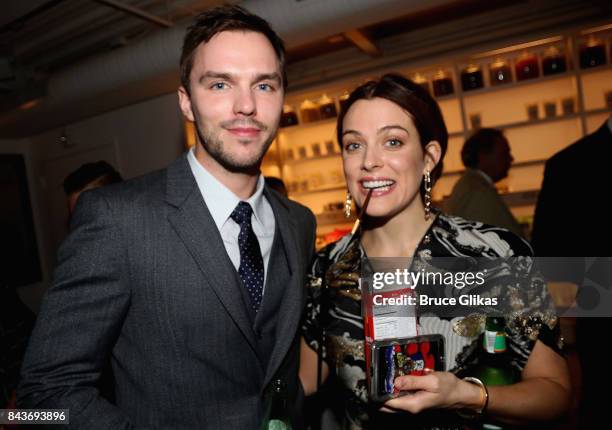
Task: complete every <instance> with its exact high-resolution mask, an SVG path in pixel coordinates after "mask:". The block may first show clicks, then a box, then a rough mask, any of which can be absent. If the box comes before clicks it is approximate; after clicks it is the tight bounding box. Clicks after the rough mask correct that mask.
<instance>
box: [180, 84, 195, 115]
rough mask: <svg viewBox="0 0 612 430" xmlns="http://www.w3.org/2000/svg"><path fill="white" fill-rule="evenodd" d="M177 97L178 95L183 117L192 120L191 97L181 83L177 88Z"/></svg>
mask: <svg viewBox="0 0 612 430" xmlns="http://www.w3.org/2000/svg"><path fill="white" fill-rule="evenodd" d="M178 97H179V106H180V108H181V111H182V112H183V115H184V116H185V118H187V119H188V120H189V121H191V122H194V121H195V118H194V116H193V110H192V109H191V97H189V93H188V92H187V90H186V89H185V87H183V86H182V85H181V86H180V87H179V89H178Z"/></svg>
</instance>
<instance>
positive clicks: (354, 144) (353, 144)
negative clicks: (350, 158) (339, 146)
mask: <svg viewBox="0 0 612 430" xmlns="http://www.w3.org/2000/svg"><path fill="white" fill-rule="evenodd" d="M360 146H361V145H360V144H359V143H357V142H349V143H347V144H346V145H344V149H345V150H346V151H355V150H356V149H359V147H360Z"/></svg>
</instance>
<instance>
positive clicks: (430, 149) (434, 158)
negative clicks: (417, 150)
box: [423, 140, 442, 172]
mask: <svg viewBox="0 0 612 430" xmlns="http://www.w3.org/2000/svg"><path fill="white" fill-rule="evenodd" d="M424 152H425V154H424V156H423V161H424V163H425V169H426V170H429V171H430V172H431V171H432V170H433V169H434V168H435V167H436V166H437V165H438V163H439V162H440V159H441V158H442V147H441V146H440V143H438V141H437V140H432V141H431V142H429V143H428V144H427V145H425V151H424Z"/></svg>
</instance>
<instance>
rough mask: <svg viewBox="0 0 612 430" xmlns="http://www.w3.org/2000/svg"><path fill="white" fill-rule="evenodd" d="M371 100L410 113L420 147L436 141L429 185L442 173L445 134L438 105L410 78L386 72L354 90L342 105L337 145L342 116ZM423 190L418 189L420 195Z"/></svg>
mask: <svg viewBox="0 0 612 430" xmlns="http://www.w3.org/2000/svg"><path fill="white" fill-rule="evenodd" d="M375 97H379V98H382V99H386V100H389V101H391V102H393V103H395V104H396V105H398V106H399V107H401V108H402V109H404V110H405V111H406V112H408V113H409V114H410V116H411V117H412V120H413V121H414V125H415V126H416V129H417V131H418V132H419V136H420V138H421V147H422V148H423V150H424V149H425V146H426V145H427V144H428V143H429V142H431V141H432V140H435V141H437V142H438V143H439V144H440V148H441V149H442V154H441V156H440V161H439V162H438V164H436V167H434V169H433V170H432V171H431V181H432V185H433V184H435V182H436V180H437V179H438V178H439V177H440V175H441V174H442V159H443V158H444V154H446V148H447V147H448V131H447V130H446V124H444V118H443V117H442V112H441V111H440V107H439V106H438V103H437V102H436V101H435V100H434V99H433V97H432V96H430V95H429V93H428V92H427V91H426V90H425V89H423V88H422V87H421V86H419V85H418V84H415V83H414V82H412V81H411V80H410V79H407V78H405V77H404V76H402V75H399V74H396V73H388V74H386V75H384V76H383V77H381V78H380V79H378V80H372V81H368V82H366V83H365V84H362V85H360V86H359V87H357V88H355V90H353V92H352V93H351V95H350V96H349V98H348V100H347V101H346V103H345V104H344V105H343V108H342V110H341V111H340V115H339V116H338V123H337V128H336V133H337V134H336V136H337V138H338V144H339V145H340V147H342V133H343V125H342V123H343V122H344V117H345V116H346V113H347V112H348V111H349V109H350V108H351V106H352V105H353V103H355V102H356V101H357V100H371V99H373V98H375ZM423 193H424V189H423V186H421V195H423Z"/></svg>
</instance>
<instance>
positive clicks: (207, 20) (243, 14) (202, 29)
mask: <svg viewBox="0 0 612 430" xmlns="http://www.w3.org/2000/svg"><path fill="white" fill-rule="evenodd" d="M223 31H253V32H255V33H261V34H263V35H264V36H265V37H266V38H267V39H268V40H269V41H270V43H271V44H272V48H274V52H275V53H276V57H277V58H278V62H279V65H280V70H281V77H282V81H283V87H284V88H286V87H287V70H286V65H285V45H284V44H283V41H282V39H281V38H280V37H279V36H278V34H276V32H275V31H274V30H272V27H270V24H268V22H267V21H266V20H264V19H263V18H260V17H259V16H257V15H254V14H252V13H250V12H248V11H247V10H246V9H243V8H242V7H240V6H235V5H224V6H218V7H215V8H212V9H209V10H207V11H204V12H202V13H201V14H199V15H198V16H196V18H195V21H194V22H193V24H191V25H190V26H189V27H188V28H187V33H186V34H185V39H184V40H183V50H182V52H181V61H180V68H181V85H182V86H183V87H184V88H185V90H186V91H187V94H190V88H189V75H190V74H191V69H192V68H193V56H194V53H195V50H196V48H197V47H198V46H200V44H201V43H206V42H208V41H210V39H212V37H213V36H214V35H215V34H219V33H221V32H223Z"/></svg>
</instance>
